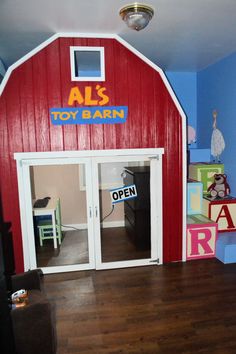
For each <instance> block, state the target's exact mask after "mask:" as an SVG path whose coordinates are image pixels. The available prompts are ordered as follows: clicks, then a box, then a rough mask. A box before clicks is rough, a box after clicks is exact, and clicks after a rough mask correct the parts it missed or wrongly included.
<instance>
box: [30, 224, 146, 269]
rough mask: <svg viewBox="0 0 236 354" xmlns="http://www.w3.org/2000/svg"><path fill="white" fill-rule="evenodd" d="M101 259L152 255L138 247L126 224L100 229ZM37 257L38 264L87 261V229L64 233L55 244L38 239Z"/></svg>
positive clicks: (127, 258)
mask: <svg viewBox="0 0 236 354" xmlns="http://www.w3.org/2000/svg"><path fill="white" fill-rule="evenodd" d="M101 248H102V261H103V262H115V261H124V260H133V259H144V258H150V254H151V252H150V250H146V249H144V250H142V249H137V248H136V247H135V245H134V244H133V242H131V240H130V237H129V235H128V233H127V231H126V229H125V227H112V228H105V229H102V230H101ZM36 259H37V266H38V267H48V266H63V265H70V264H84V263H88V262H89V254H88V233H87V230H76V231H69V232H65V233H63V238H62V243H61V245H60V246H58V248H56V249H55V248H54V247H53V240H45V241H44V243H43V246H40V245H39V244H38V242H37V247H36Z"/></svg>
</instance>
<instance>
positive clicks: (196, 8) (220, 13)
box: [0, 0, 236, 71]
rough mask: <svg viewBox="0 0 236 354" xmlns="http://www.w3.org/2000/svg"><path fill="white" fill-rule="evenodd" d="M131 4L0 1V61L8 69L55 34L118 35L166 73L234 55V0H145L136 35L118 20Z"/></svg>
mask: <svg viewBox="0 0 236 354" xmlns="http://www.w3.org/2000/svg"><path fill="white" fill-rule="evenodd" d="M139 2H141V3H143V1H139ZM130 3H132V1H124V0H38V1H36V0H0V58H1V59H2V61H3V62H4V63H5V65H6V66H7V67H8V66H9V65H11V64H13V63H14V62H15V61H16V60H18V59H19V58H21V57H22V56H23V55H24V54H26V53H28V52H29V51H30V50H31V49H33V48H35V47H36V46H37V45H38V44H40V43H41V42H42V41H44V40H45V39H47V38H49V37H50V36H51V35H53V34H55V33H57V32H60V33H61V32H76V33H77V32H78V33H104V34H114V33H115V34H119V35H120V36H121V37H122V38H123V39H125V40H126V41H127V42H128V43H130V44H131V45H133V46H134V47H135V48H136V49H138V50H139V51H140V52H141V53H143V54H144V55H145V56H147V57H148V58H149V59H150V60H152V61H153V62H154V63H156V64H157V65H159V66H160V67H161V68H162V69H163V70H167V71H199V70H201V69H203V68H205V67H207V66H208V65H211V64H212V63H214V62H216V61H218V60H220V59H221V58H223V57H225V56H227V55H229V54H231V53H233V52H234V51H236V0H150V1H148V0H147V1H144V3H145V4H148V5H151V6H152V7H153V8H154V10H155V14H154V17H153V19H152V21H151V22H150V24H149V26H148V27H147V28H145V29H144V30H142V31H140V32H136V31H133V30H131V29H129V28H128V27H126V25H125V23H124V22H123V21H122V20H121V18H120V17H119V10H120V8H121V7H123V6H124V5H127V4H130Z"/></svg>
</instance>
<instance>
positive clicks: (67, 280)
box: [45, 259, 236, 354]
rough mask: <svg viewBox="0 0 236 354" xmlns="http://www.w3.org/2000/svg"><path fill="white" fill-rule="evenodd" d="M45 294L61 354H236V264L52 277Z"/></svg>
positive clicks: (197, 263)
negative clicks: (51, 308) (53, 307)
mask: <svg viewBox="0 0 236 354" xmlns="http://www.w3.org/2000/svg"><path fill="white" fill-rule="evenodd" d="M45 289H46V293H47V296H48V297H49V299H50V300H51V301H52V302H53V303H55V305H56V318H57V336H58V354H62V353H78V354H79V353H81V354H84V353H88V354H107V353H111V354H118V353H125V354H136V353H143V354H149V353H152V354H159V353H160V354H179V353H181V354H189V353H191V354H192V353H196V354H197V353H205V354H206V353H212V354H213V353H214V354H229V353H231V354H235V353H236V264H232V265H223V264H222V263H220V262H219V261H217V260H215V259H212V260H201V261H192V262H187V263H172V264H168V265H164V266H153V267H139V268H129V269H121V270H119V269H118V270H107V271H84V272H76V273H67V274H65V273H64V274H54V275H47V276H45Z"/></svg>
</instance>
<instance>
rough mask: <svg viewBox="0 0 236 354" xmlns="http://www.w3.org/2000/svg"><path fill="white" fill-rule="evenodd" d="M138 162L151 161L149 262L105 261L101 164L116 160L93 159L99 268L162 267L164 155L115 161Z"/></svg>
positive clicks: (132, 157)
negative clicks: (101, 206)
mask: <svg viewBox="0 0 236 354" xmlns="http://www.w3.org/2000/svg"><path fill="white" fill-rule="evenodd" d="M134 161H137V162H144V161H150V171H151V174H150V205H151V215H150V216H151V218H150V219H151V225H150V226H151V256H150V257H149V258H146V259H135V260H122V261H114V262H102V247H101V227H100V208H99V204H100V202H99V188H98V187H99V178H98V164H102V163H109V162H110V163H113V162H114V157H112V156H107V157H104V156H103V157H95V158H94V159H93V186H94V191H93V196H94V214H95V218H94V231H95V257H96V269H114V268H127V267H136V266H146V265H155V264H162V258H163V257H162V234H163V230H162V204H163V203H162V155H159V154H147V153H146V154H145V155H137V156H116V159H115V162H134Z"/></svg>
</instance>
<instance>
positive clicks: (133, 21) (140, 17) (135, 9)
mask: <svg viewBox="0 0 236 354" xmlns="http://www.w3.org/2000/svg"><path fill="white" fill-rule="evenodd" d="M153 15H154V10H153V9H152V8H151V7H150V6H148V5H144V4H138V3H134V4H132V5H126V6H125V7H123V8H122V9H121V10H120V16H121V18H122V20H124V21H125V22H126V24H127V26H128V27H129V28H132V29H134V30H136V31H140V30H142V29H143V28H145V27H146V26H147V25H148V24H149V21H150V20H151V19H152V17H153Z"/></svg>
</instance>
